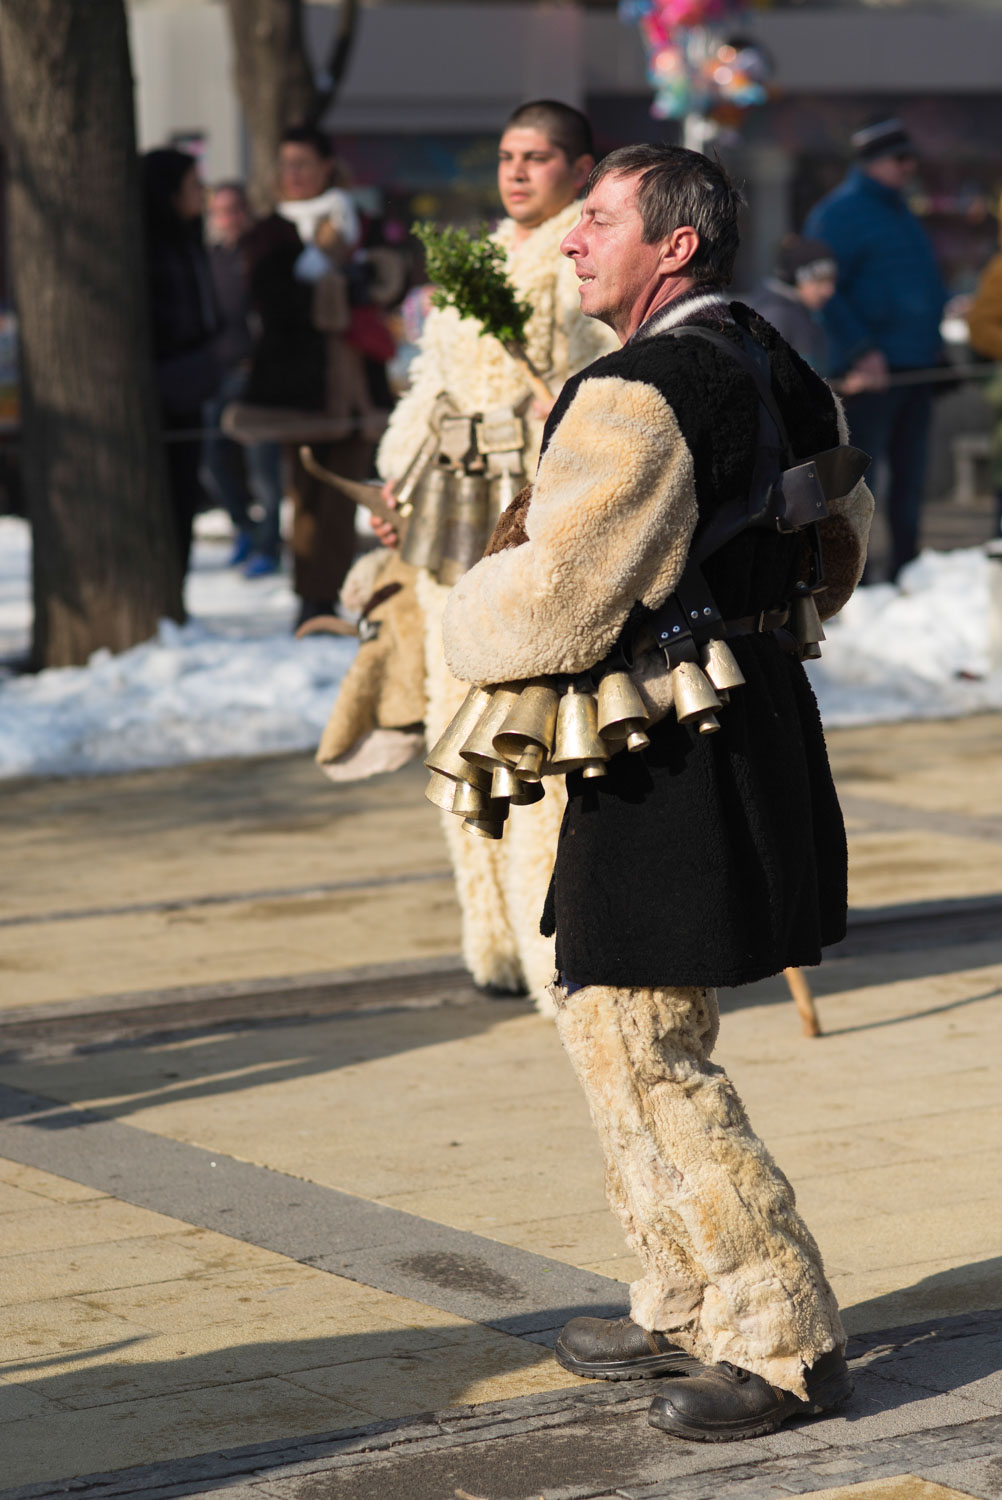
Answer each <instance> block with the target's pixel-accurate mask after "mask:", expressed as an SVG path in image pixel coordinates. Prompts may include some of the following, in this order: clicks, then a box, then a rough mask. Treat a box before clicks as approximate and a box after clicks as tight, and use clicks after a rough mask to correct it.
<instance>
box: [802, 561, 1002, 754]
mask: <svg viewBox="0 0 1002 1500" xmlns="http://www.w3.org/2000/svg"><path fill="white" fill-rule="evenodd" d="M1000 566H1002V564H1000V563H995V562H990V561H989V560H988V558H987V557H986V556H985V553H984V551H983V550H982V549H981V548H980V547H966V548H962V549H960V550H958V551H955V552H929V551H927V552H923V553H922V554H921V556H920V557H918V558H916V559H915V561H914V562H913V563H909V565H908V566H907V567H906V568H905V569H903V570H902V573H901V576H900V579H899V583H898V585H897V586H895V585H893V584H889V583H883V584H877V585H875V586H874V587H872V588H864V589H857V591H856V593H855V594H854V595H853V596H852V598H851V599H850V600H849V603H848V604H847V605H846V607H845V609H844V610H843V611H842V613H841V614H840V615H838V616H837V617H836V618H835V619H834V620H831V621H829V623H828V624H827V625H826V626H825V630H826V631H827V634H828V639H827V640H826V641H825V643H824V645H823V646H822V648H821V649H822V653H823V654H822V658H821V660H820V661H818V662H808V663H807V670H808V675H809V676H810V679H811V684H812V686H813V688H814V691H815V693H816V694H817V698H818V703H819V705H820V707H821V716H822V718H823V720H824V722H825V724H826V725H827V726H828V727H829V728H836V727H839V726H848V725H852V724H872V723H893V722H895V721H900V720H903V719H951V718H959V717H961V716H962V715H964V714H969V713H978V712H981V711H984V710H986V709H1002V672H999V671H995V672H990V671H989V661H988V636H989V581H990V573H991V570H992V569H993V568H996V567H1000Z"/></svg>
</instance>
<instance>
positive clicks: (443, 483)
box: [400, 468, 452, 573]
mask: <svg viewBox="0 0 1002 1500" xmlns="http://www.w3.org/2000/svg"><path fill="white" fill-rule="evenodd" d="M451 484H452V475H451V474H450V473H449V472H448V470H447V469H443V468H434V469H429V470H428V472H427V473H426V474H425V476H424V478H423V479H422V480H421V483H420V484H419V485H418V487H417V490H416V492H415V495H414V501H413V506H412V509H411V517H410V521H409V522H408V524H407V534H406V536H405V537H404V539H403V542H402V543H401V545H400V556H401V557H402V558H403V560H404V562H406V563H410V564H411V565H412V566H413V567H415V568H427V569H428V571H429V573H434V572H436V571H437V570H438V566H439V564H440V563H441V561H442V542H443V538H444V536H445V518H446V512H447V510H448V506H449V488H450V485H451Z"/></svg>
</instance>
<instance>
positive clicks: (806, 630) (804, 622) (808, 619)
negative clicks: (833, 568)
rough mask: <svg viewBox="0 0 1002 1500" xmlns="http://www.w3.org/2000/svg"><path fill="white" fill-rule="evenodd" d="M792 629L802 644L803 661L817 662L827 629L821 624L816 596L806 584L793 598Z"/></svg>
mask: <svg viewBox="0 0 1002 1500" xmlns="http://www.w3.org/2000/svg"><path fill="white" fill-rule="evenodd" d="M790 629H791V630H792V631H793V634H794V636H795V637H796V639H797V640H798V642H799V643H800V658H801V660H802V661H817V660H818V658H819V657H820V655H821V646H820V644H819V642H821V641H823V640H824V639H825V628H824V626H823V625H822V623H821V616H820V615H819V614H818V606H817V605H816V604H815V602H814V595H813V594H812V593H811V591H810V589H809V588H808V586H807V585H806V584H801V585H800V586H799V588H798V590H797V592H796V593H795V594H794V596H793V606H792V608H791V610H790Z"/></svg>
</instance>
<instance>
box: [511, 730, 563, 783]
mask: <svg viewBox="0 0 1002 1500" xmlns="http://www.w3.org/2000/svg"><path fill="white" fill-rule="evenodd" d="M554 727H556V726H554ZM545 764H546V750H545V749H544V747H543V746H542V745H526V747H525V749H524V750H523V751H522V754H521V755H520V756H519V758H518V764H517V765H516V767H515V772H516V775H517V776H518V777H519V780H521V781H523V782H526V783H532V782H536V781H538V780H539V779H540V777H541V776H542V774H543V766H544V765H545Z"/></svg>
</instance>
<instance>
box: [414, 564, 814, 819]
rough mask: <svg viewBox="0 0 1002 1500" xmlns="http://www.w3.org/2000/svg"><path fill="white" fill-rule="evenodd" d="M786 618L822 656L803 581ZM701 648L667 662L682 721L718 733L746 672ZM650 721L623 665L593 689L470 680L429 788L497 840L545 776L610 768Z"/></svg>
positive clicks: (642, 736)
mask: <svg viewBox="0 0 1002 1500" xmlns="http://www.w3.org/2000/svg"><path fill="white" fill-rule="evenodd" d="M790 626H791V631H792V633H793V634H794V635H795V637H796V638H797V640H798V642H799V645H800V652H801V656H802V657H803V658H804V659H809V660H813V659H816V658H817V657H819V656H820V655H821V649H820V644H819V643H820V642H821V641H823V640H824V638H825V633H824V629H823V628H822V625H821V620H820V617H819V615H818V612H817V608H816V606H815V604H814V599H813V597H812V595H811V592H810V590H809V589H807V588H806V586H805V587H804V588H803V591H802V592H800V593H798V594H797V595H796V596H795V598H794V601H793V605H792V609H791V619H790ZM699 656H700V661H699V662H698V663H697V662H695V661H680V662H679V663H678V664H677V665H676V666H675V667H673V668H670V669H667V670H668V671H669V685H670V688H671V700H672V701H671V707H672V709H673V710H674V713H675V717H676V719H677V720H678V722H679V723H680V724H686V725H688V726H690V728H692V729H693V730H694V731H696V732H697V733H699V734H713V733H714V732H715V731H716V730H718V729H719V728H720V723H719V721H718V719H717V711H718V710H719V709H720V708H722V707H723V706H724V705H725V704H726V703H727V702H728V700H729V697H730V694H731V692H732V691H733V690H734V689H735V688H739V687H741V686H742V685H743V683H744V681H745V679H744V676H743V674H742V672H741V668H740V667H739V666H738V664H737V661H736V660H735V657H734V653H733V652H732V651H731V648H730V647H729V646H728V645H727V643H726V641H723V640H717V639H714V640H709V641H706V642H705V643H704V644H703V645H702V646H701V647H700V648H699ZM649 724H650V719H649V716H648V713H647V710H646V708H645V706H644V701H643V699H642V698H641V696H640V693H639V692H638V691H637V688H636V686H635V684H634V683H633V681H632V679H631V678H630V675H629V673H628V672H626V671H624V670H622V669H618V668H614V669H612V670H610V671H607V672H606V673H605V675H604V676H602V678H601V679H600V681H599V684H598V689H597V691H592V690H591V687H590V686H587V687H586V686H583V685H582V682H581V680H580V679H579V680H569V681H565V680H563V679H554V678H533V679H532V680H531V681H529V682H522V683H508V684H504V685H502V686H499V687H486V688H483V687H472V688H470V691H469V692H468V693H467V695H466V698H465V700H464V702H463V704H462V707H461V708H460V709H459V712H458V713H457V714H456V715H455V717H454V718H453V719H452V721H451V723H450V724H449V726H448V728H447V729H446V731H445V733H444V734H443V735H442V737H441V739H440V740H439V741H438V743H437V744H436V745H435V746H434V748H433V749H432V751H431V752H430V754H429V755H428V757H427V758H426V760H425V765H426V766H427V767H428V770H429V771H430V772H431V773H432V774H431V780H430V781H429V783H428V787H427V789H426V792H425V796H426V797H427V798H428V800H429V801H430V802H433V803H434V804H435V805H436V807H441V808H443V809H444V810H445V811H446V812H451V813H455V815H456V816H457V817H460V818H462V820H463V827H464V829H466V831H467V832H468V833H473V834H477V835H478V836H479V837H481V838H488V839H499V838H501V837H502V836H503V834H504V825H505V821H506V819H507V817H508V812H509V809H510V808H512V807H518V806H523V805H525V804H528V803H531V802H538V801H539V800H540V798H541V797H542V796H543V787H542V785H541V781H542V778H543V777H544V776H563V775H565V774H566V773H567V772H569V771H580V772H581V774H582V775H583V776H585V777H589V778H590V777H597V776H604V775H605V774H606V765H607V762H608V761H609V759H610V758H611V757H612V756H613V755H615V754H617V753H618V752H619V751H620V750H627V751H632V752H637V751H640V750H645V749H646V748H647V746H648V745H649V744H650V739H649V738H648V735H647V728H648V726H649Z"/></svg>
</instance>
